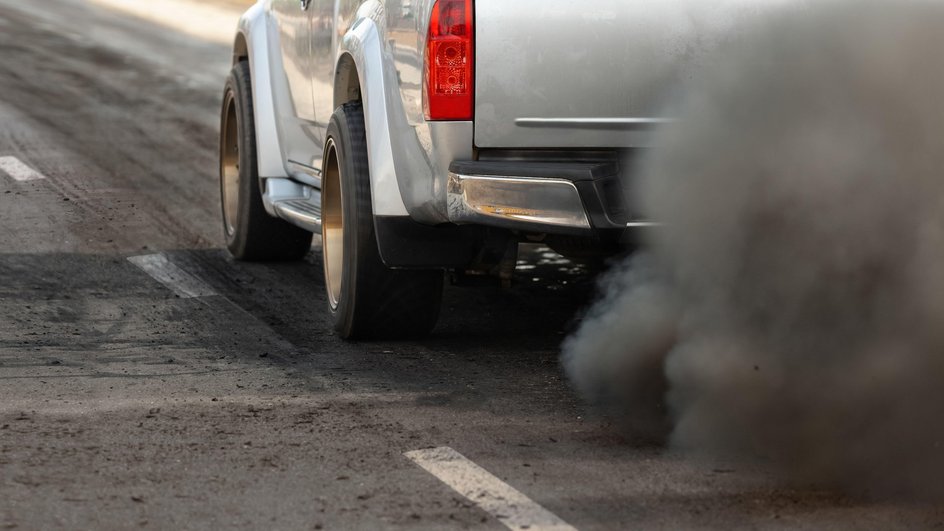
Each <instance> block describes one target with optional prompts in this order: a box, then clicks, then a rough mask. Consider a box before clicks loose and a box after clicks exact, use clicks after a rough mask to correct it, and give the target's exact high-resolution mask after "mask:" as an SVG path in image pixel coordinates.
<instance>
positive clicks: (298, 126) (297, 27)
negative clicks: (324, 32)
mask: <svg viewBox="0 0 944 531" xmlns="http://www.w3.org/2000/svg"><path fill="white" fill-rule="evenodd" d="M312 4H313V2H312V0H272V3H271V10H272V14H273V20H274V23H275V25H276V30H277V34H278V41H279V42H278V51H277V53H278V55H279V57H278V59H279V60H280V62H281V66H282V68H281V72H279V71H278V69H276V70H275V76H276V79H273V83H274V84H280V83H281V84H283V85H284V87H282V90H278V88H276V90H275V91H274V92H275V94H276V112H277V113H278V115H279V116H278V121H279V135H280V139H279V140H280V141H281V144H282V149H283V150H284V151H285V153H284V154H283V156H284V157H285V158H286V160H287V161H288V166H289V167H288V170H289V172H290V173H292V174H293V175H297V174H299V173H302V174H309V175H312V174H314V175H317V173H318V172H317V171H316V170H317V168H319V167H320V166H321V151H322V148H323V146H322V145H321V141H322V140H323V138H322V135H317V134H316V130H317V126H316V123H315V104H314V100H313V98H312V75H313V71H312V68H313V67H312V11H313V9H311V8H312V7H313V6H312Z"/></svg>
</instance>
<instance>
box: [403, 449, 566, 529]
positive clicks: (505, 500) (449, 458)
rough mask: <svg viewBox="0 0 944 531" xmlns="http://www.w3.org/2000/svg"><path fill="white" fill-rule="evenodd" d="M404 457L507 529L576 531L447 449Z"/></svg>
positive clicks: (425, 451)
mask: <svg viewBox="0 0 944 531" xmlns="http://www.w3.org/2000/svg"><path fill="white" fill-rule="evenodd" d="M403 455H405V456H406V457H408V458H409V459H410V460H412V461H413V462H414V463H416V464H417V465H419V466H421V467H422V468H423V469H425V470H426V471H427V472H429V473H430V474H432V475H434V476H436V478H437V479H439V480H440V481H442V482H443V483H445V484H446V485H449V486H450V487H451V488H452V489H453V490H455V491H456V492H458V493H459V494H461V495H463V496H465V497H466V498H468V499H469V500H471V501H472V502H474V503H475V504H476V505H478V506H479V507H481V508H482V509H483V510H485V512H487V513H489V514H491V515H492V516H494V517H495V518H497V519H498V521H499V522H501V523H502V524H504V525H505V527H507V528H509V529H514V530H520V529H528V530H529V531H545V530H553V531H576V528H575V527H573V526H571V525H570V524H568V523H567V522H565V521H563V520H561V519H560V518H558V517H557V516H556V515H554V514H553V513H551V512H550V511H548V510H547V509H545V508H544V507H541V506H540V505H538V504H537V503H535V502H534V501H533V500H531V499H530V498H528V497H527V496H525V495H524V494H522V493H521V492H519V491H517V490H515V488H514V487H512V486H511V485H508V484H507V483H505V482H503V481H502V480H500V479H498V478H497V477H495V476H493V475H492V474H490V473H489V472H488V471H487V470H485V469H484V468H482V467H480V466H478V465H476V464H475V463H473V462H472V461H469V460H468V459H466V458H465V457H463V455H462V454H460V453H459V452H457V451H455V450H453V449H452V448H449V447H448V446H443V447H441V448H431V449H428V450H415V451H413V452H407V453H405V454H403Z"/></svg>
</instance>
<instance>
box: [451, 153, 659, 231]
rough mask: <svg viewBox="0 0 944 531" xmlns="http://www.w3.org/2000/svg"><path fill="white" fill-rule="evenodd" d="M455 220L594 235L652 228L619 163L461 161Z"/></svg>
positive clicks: (455, 175) (454, 189)
mask: <svg viewBox="0 0 944 531" xmlns="http://www.w3.org/2000/svg"><path fill="white" fill-rule="evenodd" d="M447 211H448V215H449V220H450V221H451V222H453V223H456V224H475V225H485V226H492V227H501V228H506V229H513V230H521V231H529V232H541V233H551V234H574V235H590V234H592V233H593V232H595V231H598V230H625V229H626V228H628V227H642V226H648V225H651V223H648V222H647V221H645V220H643V219H638V218H636V217H634V216H633V215H632V213H631V210H630V209H629V208H628V206H627V201H626V197H625V194H624V192H623V185H622V179H621V177H620V168H619V165H618V164H616V163H609V162H604V163H571V162H533V161H525V162H519V161H514V162H493V161H456V162H453V163H452V165H450V167H449V184H448V188H447Z"/></svg>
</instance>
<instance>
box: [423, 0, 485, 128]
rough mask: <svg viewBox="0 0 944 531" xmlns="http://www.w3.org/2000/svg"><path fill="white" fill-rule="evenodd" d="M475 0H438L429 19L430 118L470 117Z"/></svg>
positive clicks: (427, 81) (427, 96) (427, 78)
mask: <svg viewBox="0 0 944 531" xmlns="http://www.w3.org/2000/svg"><path fill="white" fill-rule="evenodd" d="M472 21H473V11H472V0H437V2H436V3H435V5H433V12H432V14H431V15H430V19H429V35H428V36H427V39H426V72H425V79H424V83H423V93H424V97H423V109H424V111H425V112H426V119H427V120H471V119H472V106H473V98H472V94H473V90H474V88H475V61H474V59H475V57H474V52H475V41H474V37H475V34H474V32H473V26H472Z"/></svg>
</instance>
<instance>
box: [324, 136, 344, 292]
mask: <svg viewBox="0 0 944 531" xmlns="http://www.w3.org/2000/svg"><path fill="white" fill-rule="evenodd" d="M324 170H325V171H324V174H323V175H322V181H321V182H322V188H321V216H322V219H321V248H322V253H323V256H324V270H325V286H326V287H327V291H328V302H329V303H330V304H331V309H332V310H337V309H338V304H339V303H340V301H341V280H342V267H343V262H344V216H343V215H342V214H343V206H342V203H341V170H340V168H339V164H338V152H337V147H336V146H335V144H334V139H333V138H329V139H328V141H327V142H326V143H325V169H324Z"/></svg>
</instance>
